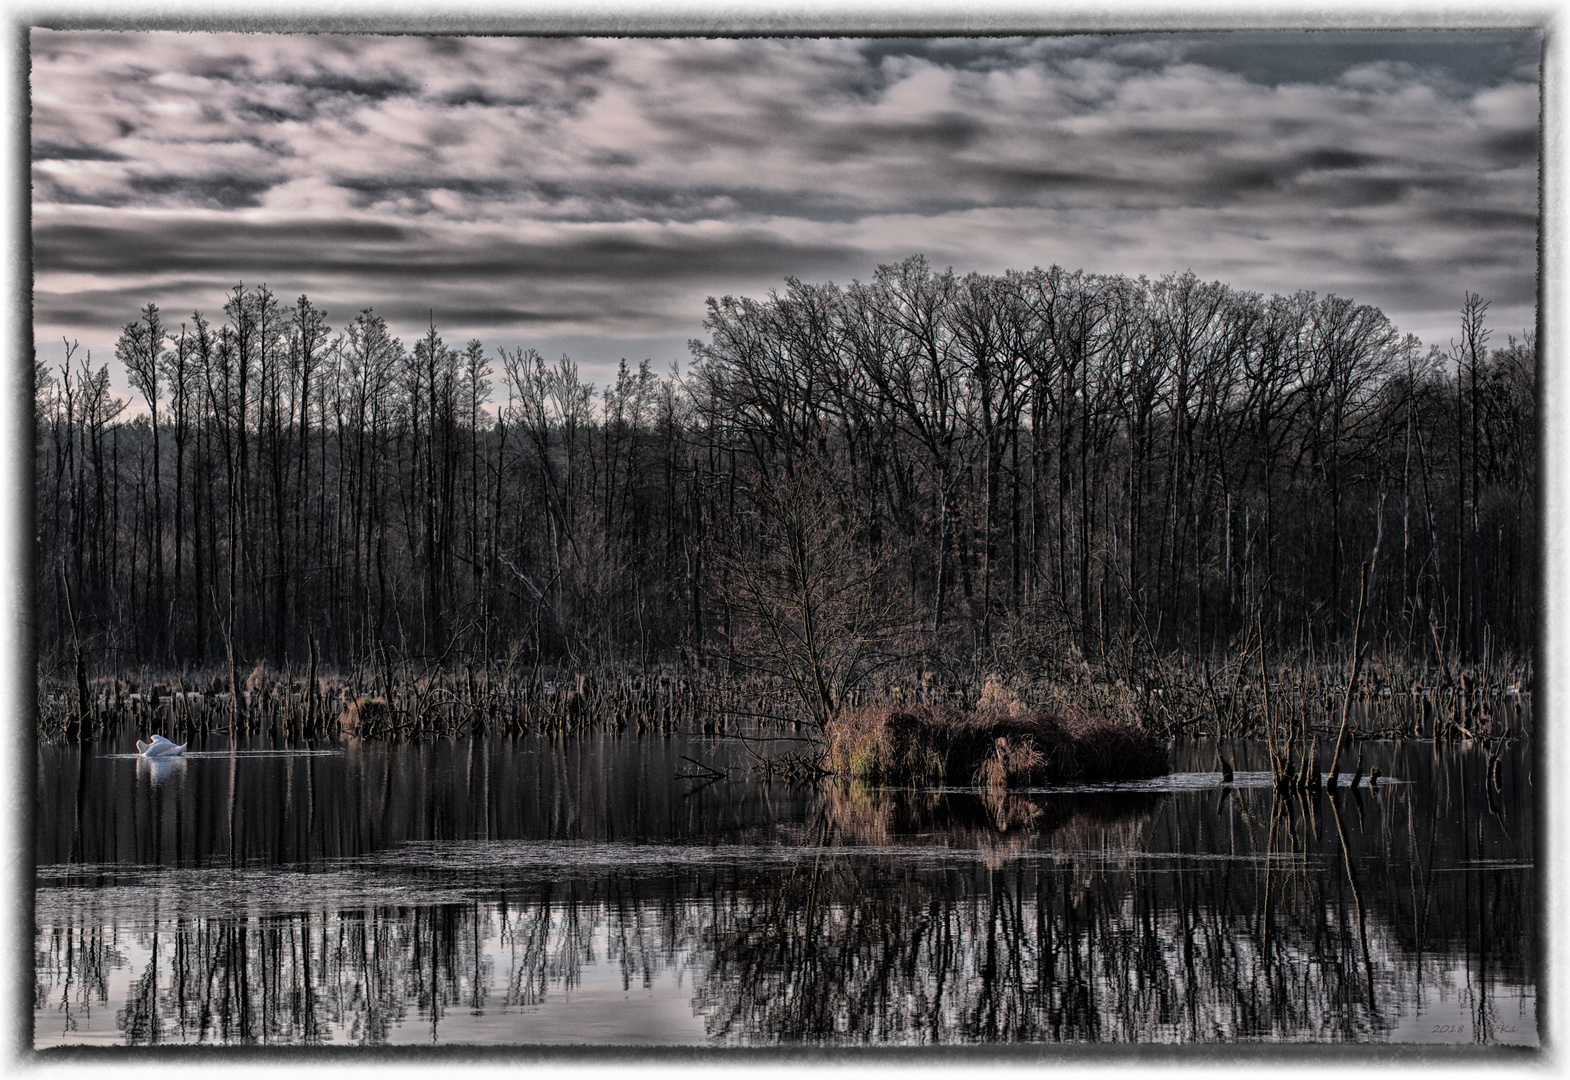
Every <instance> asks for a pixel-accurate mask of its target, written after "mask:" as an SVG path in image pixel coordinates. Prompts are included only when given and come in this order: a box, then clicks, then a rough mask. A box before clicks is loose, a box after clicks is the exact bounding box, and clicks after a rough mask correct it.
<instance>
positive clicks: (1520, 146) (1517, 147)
mask: <svg viewBox="0 0 1570 1080" xmlns="http://www.w3.org/2000/svg"><path fill="white" fill-rule="evenodd" d="M1483 150H1484V152H1485V153H1487V154H1488V155H1490V156H1491V157H1495V158H1498V159H1500V163H1501V164H1508V165H1516V164H1525V163H1526V162H1529V161H1535V160H1537V129H1536V128H1535V127H1533V128H1517V129H1515V130H1514V131H1503V132H1499V133H1498V134H1494V135H1490V136H1489V137H1488V138H1486V139H1484V140H1483Z"/></svg>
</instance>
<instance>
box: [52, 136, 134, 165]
mask: <svg viewBox="0 0 1570 1080" xmlns="http://www.w3.org/2000/svg"><path fill="white" fill-rule="evenodd" d="M33 160H34V161H124V160H125V156H124V155H123V154H117V153H115V152H114V151H113V150H107V149H105V148H103V147H101V146H68V145H65V144H63V143H57V142H50V141H48V140H47V139H45V140H41V141H38V142H35V143H33Z"/></svg>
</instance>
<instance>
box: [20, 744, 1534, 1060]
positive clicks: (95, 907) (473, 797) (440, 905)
mask: <svg viewBox="0 0 1570 1080" xmlns="http://www.w3.org/2000/svg"><path fill="white" fill-rule="evenodd" d="M771 745H772V746H773V748H774V749H775V750H776V751H778V750H783V749H789V748H790V744H787V743H777V744H771ZM126 749H127V748H126V747H120V746H118V745H116V746H106V745H100V746H90V747H85V748H79V747H68V746H63V745H45V746H41V747H40V749H39V756H38V785H39V789H38V798H39V803H38V813H37V819H36V822H37V826H36V827H37V875H36V886H37V891H36V901H35V905H36V924H37V932H36V939H35V941H36V953H35V956H36V973H35V1000H34V1014H33V1019H34V1026H35V1044H36V1045H37V1046H39V1047H50V1046H58V1045H67V1044H93V1043H98V1044H126V1043H130V1044H144V1045H145V1044H180V1043H217V1044H267V1045H300V1044H327V1043H350V1044H383V1043H387V1044H393V1043H421V1044H430V1043H436V1044H462V1043H487V1044H539V1043H590V1044H596V1045H617V1044H710V1045H734V1044H759V1045H772V1044H836V1045H848V1044H868V1043H870V1044H878V1045H904V1044H929V1043H977V1042H980V1043H994V1042H1037V1043H1040V1042H1047V1043H1051V1042H1073V1043H1087V1042H1131V1041H1132V1042H1157V1043H1188V1042H1231V1041H1246V1042H1438V1043H1458V1044H1507V1045H1524V1046H1535V1045H1537V1041H1538V1034H1537V1023H1536V989H1535V987H1536V975H1535V969H1534V964H1533V958H1534V956H1535V954H1536V928H1535V915H1534V912H1535V910H1536V908H1535V905H1536V877H1535V873H1534V869H1533V861H1532V851H1533V843H1532V838H1533V824H1532V798H1531V786H1530V783H1529V779H1528V777H1529V753H1528V751H1527V750H1526V748H1525V747H1524V746H1519V745H1518V746H1514V747H1510V748H1508V749H1507V750H1506V751H1505V753H1504V756H1503V777H1504V784H1503V788H1502V790H1500V791H1497V792H1495V791H1493V789H1492V788H1490V786H1489V784H1488V782H1487V777H1486V765H1487V756H1486V754H1484V753H1483V752H1482V751H1481V750H1479V749H1476V748H1444V749H1436V748H1435V747H1434V746H1433V745H1432V744H1427V743H1407V744H1394V743H1375V744H1368V745H1367V746H1366V747H1364V748H1363V752H1364V756H1365V760H1366V764H1368V765H1378V766H1379V767H1380V768H1381V769H1382V771H1383V772H1384V773H1385V774H1386V779H1384V780H1382V781H1381V782H1380V783H1379V784H1378V785H1377V786H1374V787H1370V786H1368V784H1367V781H1366V780H1365V781H1364V783H1363V785H1362V786H1360V787H1359V788H1358V789H1357V790H1356V791H1353V792H1346V791H1343V793H1342V794H1340V795H1339V796H1337V797H1335V798H1330V797H1321V798H1317V799H1311V800H1306V801H1305V800H1300V799H1296V798H1293V799H1288V800H1282V799H1278V798H1276V797H1274V796H1273V795H1272V793H1271V791H1270V789H1269V787H1268V784H1267V783H1266V780H1267V779H1268V778H1267V777H1266V775H1265V774H1264V772H1263V770H1264V768H1265V764H1266V763H1265V761H1264V760H1263V747H1258V746H1251V745H1248V744H1242V745H1239V746H1234V747H1232V748H1231V749H1230V753H1231V754H1233V755H1235V756H1236V757H1237V762H1236V764H1237V767H1238V773H1237V775H1236V776H1235V778H1234V782H1233V783H1232V784H1222V783H1221V779H1220V776H1219V775H1218V774H1217V773H1216V772H1214V769H1215V768H1216V764H1215V762H1216V758H1215V749H1214V747H1213V746H1212V745H1210V744H1186V745H1184V746H1182V747H1179V748H1178V750H1177V752H1176V754H1175V760H1174V764H1175V768H1176V771H1175V772H1174V775H1173V776H1171V777H1166V778H1161V779H1159V780H1156V781H1149V782H1143V783H1139V784H1131V785H1113V786H1109V785H1082V786H1080V787H1078V788H1074V789H1058V790H1050V789H1042V790H1032V791H1028V792H1022V793H1016V794H1010V795H1008V796H1006V797H997V796H992V795H988V794H986V793H984V792H978V791H975V790H968V789H950V790H944V791H898V790H868V789H864V788H848V787H841V786H834V785H825V786H823V787H820V788H816V789H813V788H803V787H790V786H786V785H783V784H778V783H776V784H772V785H769V784H763V783H761V782H760V781H758V780H756V779H753V778H751V777H750V776H749V775H748V765H749V764H750V762H751V761H752V760H753V758H752V757H751V754H750V753H749V751H748V749H747V748H746V747H744V746H743V745H742V744H740V743H739V742H737V741H735V740H715V739H700V738H685V737H676V738H637V737H633V736H628V735H620V736H618V735H615V734H597V735H589V736H581V737H574V738H567V739H561V738H558V739H550V738H546V737H526V738H515V739H505V738H492V739H477V740H472V741H468V742H437V743H420V744H399V745H387V744H374V745H367V746H349V747H339V748H335V747H332V746H325V747H321V748H318V750H316V751H314V752H310V753H300V752H290V751H287V750H285V749H283V748H279V747H273V746H270V745H267V744H265V743H262V742H249V743H243V744H241V745H238V746H235V747H233V748H232V749H231V748H230V747H229V746H228V745H227V744H226V743H223V742H222V741H220V740H215V741H212V742H209V744H208V745H207V746H206V747H204V748H202V749H201V750H199V751H190V752H188V753H187V755H186V758H185V759H184V760H179V759H176V760H174V761H170V762H148V761H146V760H139V759H136V758H135V757H134V756H127V755H125V750H126ZM761 749H763V747H762V746H760V745H759V744H756V743H754V744H752V750H753V751H757V750H761ZM686 758H694V759H697V760H699V761H702V762H705V763H708V764H711V765H715V766H718V767H719V768H721V769H728V772H729V778H728V779H726V780H717V781H708V780H704V779H691V778H681V777H679V776H678V774H682V773H687V774H691V773H695V772H697V771H698V770H697V769H695V767H694V766H693V765H692V764H691V763H690V762H689V761H687V760H685V759H686Z"/></svg>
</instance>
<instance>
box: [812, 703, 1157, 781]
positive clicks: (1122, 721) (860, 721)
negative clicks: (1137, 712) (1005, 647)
mask: <svg viewBox="0 0 1570 1080" xmlns="http://www.w3.org/2000/svg"><path fill="white" fill-rule="evenodd" d="M825 736H826V745H825V767H826V768H827V769H828V770H829V771H830V772H831V773H833V774H834V775H835V776H838V777H842V778H846V779H855V780H861V781H864V782H870V783H881V784H899V785H911V786H923V785H927V786H930V785H940V784H957V785H982V786H989V787H1019V786H1027V785H1034V784H1052V783H1062V782H1064V781H1070V780H1127V779H1139V778H1143V777H1149V776H1159V775H1161V774H1163V773H1165V772H1166V771H1167V769H1168V760H1167V748H1166V743H1165V740H1163V739H1159V738H1157V737H1156V736H1154V735H1152V734H1151V733H1150V732H1148V731H1147V730H1145V729H1144V728H1143V727H1141V726H1140V725H1139V724H1138V723H1137V722H1136V721H1135V720H1134V719H1133V718H1132V717H1130V716H1118V715H1105V714H1101V713H1097V712H1095V711H1093V710H1092V709H1090V708H1089V707H1087V706H1086V705H1084V704H1082V703H1079V702H1076V701H1074V700H1072V698H1070V697H1068V696H1067V695H1057V696H1055V697H1054V698H1053V699H1051V700H1048V701H1043V702H1026V701H1024V700H1022V699H1021V698H1020V697H1019V696H1018V695H1017V694H1016V693H1014V692H1012V691H1011V690H1009V689H1008V688H1007V687H1005V686H1004V685H1003V684H1002V683H1001V682H1000V681H999V680H996V679H993V680H989V681H988V682H987V683H986V684H985V685H984V686H983V689H982V693H981V697H980V699H979V701H978V702H977V704H976V706H975V707H974V708H964V707H962V706H958V705H954V704H949V703H940V702H916V703H913V704H906V703H903V702H880V703H877V704H873V705H868V706H863V707H860V708H855V709H849V710H846V711H844V712H842V713H841V714H840V715H839V716H838V717H836V718H835V719H834V720H832V721H831V722H830V723H829V725H828V727H827V729H826V731H825Z"/></svg>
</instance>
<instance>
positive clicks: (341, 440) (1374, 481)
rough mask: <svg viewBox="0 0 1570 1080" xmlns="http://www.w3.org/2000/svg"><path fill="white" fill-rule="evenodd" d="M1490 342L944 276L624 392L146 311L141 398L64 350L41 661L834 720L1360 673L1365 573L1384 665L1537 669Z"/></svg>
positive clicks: (226, 320)
mask: <svg viewBox="0 0 1570 1080" xmlns="http://www.w3.org/2000/svg"><path fill="white" fill-rule="evenodd" d="M1487 308H1488V304H1487V302H1486V301H1485V300H1484V299H1483V298H1481V297H1478V296H1475V295H1471V294H1468V295H1466V296H1465V297H1462V298H1458V310H1457V321H1456V329H1455V334H1454V337H1453V338H1452V339H1451V340H1450V341H1448V342H1446V343H1444V344H1442V345H1441V344H1427V345H1425V344H1424V343H1423V342H1420V341H1419V340H1418V339H1417V338H1415V337H1414V336H1411V335H1403V334H1402V333H1401V332H1400V331H1399V330H1398V328H1396V327H1395V326H1393V325H1392V324H1391V323H1390V321H1389V320H1388V319H1387V318H1386V316H1385V315H1384V314H1383V313H1381V312H1380V311H1379V310H1377V309H1376V308H1373V307H1370V306H1367V305H1360V304H1358V303H1356V302H1355V301H1354V300H1351V299H1346V298H1342V297H1338V296H1334V295H1323V296H1321V295H1317V294H1315V293H1309V292H1302V293H1297V294H1295V295H1291V296H1281V295H1275V296H1264V295H1260V294H1257V293H1252V292H1247V291H1242V290H1239V289H1235V288H1232V287H1229V286H1227V285H1225V284H1222V283H1219V282H1205V281H1201V280H1199V279H1198V278H1197V277H1195V276H1194V275H1193V274H1192V273H1186V274H1169V275H1167V276H1164V277H1161V278H1159V279H1155V280H1151V279H1148V278H1145V277H1139V278H1131V277H1127V276H1118V275H1112V276H1108V275H1097V274H1089V273H1084V272H1080V271H1068V270H1065V269H1063V268H1061V267H1058V266H1053V267H1051V268H1049V269H1045V270H1043V269H1034V270H1031V271H1028V272H1016V271H1011V272H1008V273H1005V274H1002V275H997V276H992V275H982V274H974V273H973V274H968V275H957V274H955V273H953V272H952V271H943V272H940V271H937V270H935V269H934V268H933V267H931V266H930V265H929V264H928V263H927V262H926V260H925V259H923V258H922V257H920V256H913V257H911V258H909V259H907V260H906V261H904V262H903V263H900V264H898V265H889V266H883V267H880V268H879V269H878V270H877V272H876V273H875V274H874V275H873V276H872V278H871V280H869V281H866V282H860V281H857V282H853V283H852V284H850V285H849V286H840V285H835V284H832V283H821V284H811V283H806V282H802V281H798V280H795V279H787V280H786V281H785V282H784V284H783V287H782V288H780V289H778V290H776V291H771V292H770V293H769V294H768V295H767V296H765V297H762V298H746V297H730V296H726V297H722V298H717V299H711V300H710V301H709V305H708V312H707V319H706V321H705V324H704V327H705V334H706V337H705V338H704V339H702V340H697V341H694V342H692V343H691V354H692V355H691V360H690V363H688V364H687V365H686V368H685V370H684V371H681V370H677V369H675V368H673V369H672V370H671V371H670V372H669V373H665V374H661V373H659V372H656V371H655V370H654V369H653V366H652V364H651V363H649V362H647V361H645V362H643V363H641V364H637V365H629V364H627V363H626V361H623V362H622V364H621V367H620V370H619V371H618V372H617V374H616V377H615V379H614V381H613V382H609V383H607V384H606V385H603V386H597V385H595V384H593V383H592V382H589V381H586V380H585V379H584V378H583V377H582V376H581V375H580V373H579V370H578V368H577V366H576V365H575V364H574V363H573V361H572V360H571V359H569V358H568V357H565V356H563V357H561V358H560V359H558V360H555V361H549V360H547V359H546V358H544V357H542V356H541V355H539V354H538V353H537V352H535V351H534V350H532V349H528V348H522V347H520V348H489V347H487V346H486V345H485V344H484V343H483V342H481V341H478V340H473V341H469V342H467V343H465V344H463V345H462V346H457V345H452V344H449V343H448V342H446V341H445V340H444V339H443V337H442V335H441V333H440V331H439V328H438V326H437V325H436V322H435V320H434V318H433V321H432V323H431V325H430V327H429V329H428V330H427V331H426V332H425V333H424V334H423V335H422V336H421V337H420V338H419V339H418V340H416V341H413V342H409V343H406V342H403V341H401V340H399V339H398V338H397V337H395V336H394V335H393V334H392V333H391V332H390V331H389V328H388V326H387V324H386V322H385V321H384V320H383V319H382V318H381V317H380V316H378V315H377V314H375V312H374V311H373V310H372V309H371V308H366V309H364V310H362V311H359V312H357V313H355V314H353V315H352V317H351V316H345V315H343V314H341V313H328V312H325V311H322V310H320V309H319V308H317V307H316V306H315V304H313V302H312V301H311V300H310V299H309V298H308V297H306V296H301V297H299V298H298V299H297V300H295V301H293V302H292V303H290V302H288V301H287V300H285V299H283V298H279V297H277V296H275V295H274V294H273V293H272V292H271V291H270V290H269V289H268V288H267V287H266V286H249V287H248V286H243V285H237V286H235V287H234V289H233V290H232V291H230V292H229V293H228V294H227V295H226V296H225V297H224V298H223V302H222V307H221V310H219V311H214V312H212V313H211V314H210V315H204V314H203V313H201V312H192V313H190V314H189V315H182V316H180V317H178V318H171V317H170V316H168V315H167V314H165V313H164V312H163V311H161V310H160V309H159V307H158V306H157V305H156V303H148V304H147V305H146V306H145V307H144V308H143V309H142V310H141V311H139V312H137V313H135V315H134V317H133V318H131V319H130V321H128V322H127V323H126V324H125V325H124V329H123V331H122V333H121V334H120V336H119V340H118V342H117V344H116V346H115V358H116V359H117V360H118V361H119V362H120V363H121V364H122V365H123V366H124V369H125V371H126V372H127V373H128V375H129V379H130V383H131V386H132V387H133V388H134V393H135V395H136V398H135V399H132V400H128V399H125V398H121V397H117V396H116V395H115V394H114V393H113V392H112V391H111V387H110V377H109V372H108V369H107V366H106V365H104V364H103V363H101V362H97V361H95V360H94V359H93V358H92V357H91V355H90V354H87V353H84V352H83V350H81V349H80V347H78V346H77V345H76V344H75V343H71V342H62V343H61V345H60V346H59V348H58V350H56V352H55V355H53V356H46V355H42V354H40V355H39V356H38V357H36V358H35V375H34V379H35V410H36V411H35V420H36V433H37V443H36V488H35V493H34V498H35V515H36V534H37V541H36V542H37V549H36V564H35V565H36V572H37V581H36V597H37V603H36V611H37V633H38V639H37V640H38V648H39V660H40V667H41V669H42V670H43V671H53V670H63V665H66V664H68V663H69V662H70V661H69V659H68V657H69V656H70V654H71V653H72V651H73V650H76V651H78V652H79V654H80V655H82V656H84V657H86V663H87V665H88V667H89V669H90V671H91V672H92V673H94V674H102V673H105V672H108V671H111V670H114V671H119V670H121V669H129V668H135V667H138V666H140V667H144V668H147V667H150V668H153V669H157V670H162V671H181V670H184V671H191V670H201V669H207V668H218V667H222V666H224V665H228V666H229V667H230V668H231V670H232V669H233V668H234V667H235V666H236V665H239V666H242V667H245V668H249V667H250V666H251V665H253V664H256V663H266V664H270V665H272V666H273V667H275V668H277V669H280V670H281V669H285V668H286V667H288V666H290V665H292V666H293V667H294V669H295V670H299V669H300V668H301V667H303V666H304V665H305V663H306V662H307V658H308V657H316V656H318V655H319V657H320V662H321V663H322V664H323V665H324V666H326V667H329V668H339V669H344V668H349V667H353V666H355V665H357V664H363V663H373V662H376V661H375V658H376V657H378V656H386V655H389V654H391V655H396V656H399V657H417V658H420V659H421V661H422V662H424V663H426V664H428V665H432V666H437V665H440V666H442V667H444V668H447V669H449V670H452V669H455V668H457V667H459V666H464V665H467V666H469V667H470V668H471V669H472V667H474V666H478V665H480V664H482V663H483V664H484V665H485V668H486V669H487V670H490V669H493V668H494V667H495V666H496V665H500V664H504V663H517V662H520V661H521V662H524V663H529V664H536V665H537V664H543V663H549V664H552V665H561V666H563V667H565V668H568V669H577V670H583V669H587V668H592V667H595V666H604V665H621V666H624V667H629V668H637V669H640V670H641V669H643V668H647V667H648V666H650V665H656V664H672V663H675V664H681V665H686V666H688V667H690V668H694V669H697V668H701V669H706V670H711V671H739V672H755V673H762V674H764V675H768V674H771V673H773V674H779V673H780V672H781V670H783V669H784V668H790V667H791V665H792V664H793V663H794V662H795V661H794V660H793V657H795V656H796V655H797V654H802V655H805V656H807V658H808V661H809V667H811V668H812V669H813V670H815V671H820V672H824V673H826V677H832V678H833V679H834V680H835V689H834V692H835V693H836V694H843V693H848V692H849V691H850V690H851V689H853V688H855V687H858V686H864V685H869V684H876V683H878V682H879V681H880V680H885V681H898V680H901V679H908V678H915V679H919V678H921V677H922V676H923V675H926V676H927V677H928V678H931V677H932V673H937V675H938V677H940V678H942V679H960V680H963V679H965V678H974V677H976V676H977V675H978V673H980V672H983V671H990V670H996V669H999V668H1000V667H1007V666H1008V665H1010V664H1014V665H1020V664H1029V663H1031V662H1033V658H1038V657H1043V656H1063V655H1072V656H1075V657H1079V658H1083V661H1084V662H1085V663H1087V664H1090V665H1097V664H1102V663H1105V662H1107V661H1108V660H1109V658H1111V657H1114V656H1121V657H1128V656H1130V655H1134V654H1136V653H1137V654H1139V655H1149V656H1169V657H1170V656H1187V657H1198V658H1204V657H1217V656H1220V657H1224V656H1227V655H1235V654H1236V653H1237V652H1238V651H1239V650H1241V649H1244V648H1246V647H1247V643H1248V642H1249V641H1250V640H1259V641H1262V642H1263V641H1268V642H1269V643H1270V645H1271V647H1272V648H1273V649H1276V650H1279V651H1281V653H1282V654H1290V655H1304V656H1313V655H1332V654H1335V653H1336V651H1337V650H1343V651H1344V650H1345V649H1346V648H1348V647H1350V645H1351V642H1352V639H1353V636H1354V625H1355V624H1356V623H1357V622H1358V615H1359V595H1360V583H1361V582H1362V581H1363V580H1364V578H1363V576H1362V575H1364V574H1366V583H1367V584H1366V601H1365V606H1366V625H1365V627H1364V630H1363V639H1362V640H1364V641H1370V640H1371V641H1373V642H1375V643H1376V646H1377V648H1378V649H1379V650H1381V652H1382V653H1383V654H1385V655H1387V656H1395V657H1398V658H1400V659H1401V661H1402V662H1404V663H1409V664H1412V665H1423V664H1426V663H1429V662H1441V663H1445V664H1447V665H1454V666H1458V667H1459V666H1468V665H1477V664H1483V663H1486V662H1487V661H1488V660H1489V659H1490V657H1491V656H1499V655H1505V654H1508V655H1511V656H1515V657H1529V656H1530V653H1531V649H1532V645H1533V635H1534V619H1535V602H1536V592H1537V588H1536V573H1535V545H1536V534H1535V520H1536V509H1535V503H1534V485H1535V431H1536V410H1535V404H1534V393H1535V390H1534V384H1535V379H1536V355H1535V338H1534V335H1533V333H1532V332H1530V331H1529V330H1525V331H1522V332H1521V333H1520V334H1519V335H1499V334H1496V333H1495V332H1494V331H1493V329H1492V328H1491V327H1489V326H1488V325H1487V321H1486V315H1487ZM127 314H128V315H130V314H131V313H129V312H128V313H127ZM335 315H336V318H335V317H334V316H335ZM1501 336H1503V337H1504V340H1503V342H1502V343H1501V341H1500V340H1499V339H1500V337H1501ZM312 662H313V663H314V662H315V661H314V660H312ZM782 666H783V667H782Z"/></svg>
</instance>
